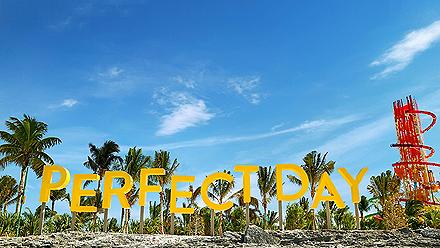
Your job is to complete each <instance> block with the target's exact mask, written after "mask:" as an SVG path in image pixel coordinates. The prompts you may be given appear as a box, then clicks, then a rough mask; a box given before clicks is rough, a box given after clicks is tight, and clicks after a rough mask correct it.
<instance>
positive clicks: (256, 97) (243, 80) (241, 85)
mask: <svg viewBox="0 0 440 248" xmlns="http://www.w3.org/2000/svg"><path fill="white" fill-rule="evenodd" d="M259 83H260V77H259V76H249V77H236V78H230V79H229V80H228V84H229V87H231V88H232V89H233V90H234V91H235V92H237V93H238V94H239V95H241V96H243V97H244V98H245V99H246V100H247V101H249V102H250V103H252V104H255V105H256V104H259V103H260V101H261V94H260V93H258V92H257V91H256V88H257V86H258V85H259Z"/></svg>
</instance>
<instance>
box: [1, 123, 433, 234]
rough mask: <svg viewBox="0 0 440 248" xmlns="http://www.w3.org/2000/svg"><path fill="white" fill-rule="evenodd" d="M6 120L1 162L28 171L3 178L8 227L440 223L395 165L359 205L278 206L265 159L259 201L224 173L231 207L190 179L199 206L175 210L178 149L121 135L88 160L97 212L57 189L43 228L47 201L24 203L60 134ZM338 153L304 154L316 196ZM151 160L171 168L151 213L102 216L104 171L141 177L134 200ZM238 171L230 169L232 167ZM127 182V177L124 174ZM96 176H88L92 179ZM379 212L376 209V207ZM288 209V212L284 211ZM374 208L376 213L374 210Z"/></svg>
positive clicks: (216, 228)
mask: <svg viewBox="0 0 440 248" xmlns="http://www.w3.org/2000/svg"><path fill="white" fill-rule="evenodd" d="M5 126H6V128H7V131H0V139H1V140H2V141H3V143H2V144H1V145H0V155H1V158H0V169H4V168H5V167H6V166H9V165H16V166H18V167H19V168H20V178H19V179H18V182H17V179H15V178H13V177H11V176H8V175H5V176H2V177H1V178H0V207H1V209H0V211H1V213H0V223H1V224H0V235H7V236H26V235H33V234H38V233H39V231H43V232H45V233H52V232H60V231H66V230H81V231H103V230H106V231H111V232H124V233H161V234H165V233H171V234H182V235H220V236H222V235H223V232H224V231H243V230H244V229H245V228H246V226H247V225H249V224H253V225H257V226H260V227H262V228H264V229H288V230H291V229H395V228H401V227H411V228H419V227H423V226H429V227H433V228H440V210H439V209H438V208H434V207H429V206H425V205H423V203H422V202H419V201H416V200H410V201H407V202H406V203H405V204H404V205H402V203H401V202H400V201H399V198H400V197H399V196H400V186H401V182H400V180H399V178H398V177H397V176H396V175H394V174H393V173H392V172H391V171H389V170H388V171H386V172H383V173H381V174H380V175H377V176H372V177H371V178H370V183H369V185H368V191H369V193H370V194H371V197H367V196H362V197H361V201H360V202H359V203H357V204H355V207H354V212H352V211H351V210H350V208H349V207H348V206H346V207H345V208H342V209H338V208H337V207H336V206H335V204H334V203H333V202H325V203H323V204H322V209H320V210H318V211H317V212H315V210H314V209H311V208H310V204H309V200H308V198H305V197H303V198H301V199H300V200H299V201H297V202H294V203H290V204H288V205H287V207H286V211H285V212H283V209H282V204H281V203H280V202H279V204H278V211H274V210H271V209H269V204H270V203H271V201H272V200H274V198H275V194H276V175H275V170H274V169H273V167H271V166H266V167H263V166H261V167H259V170H258V172H257V180H258V181H257V185H258V190H259V193H260V197H259V198H257V197H251V202H250V203H248V204H245V203H244V200H243V190H242V189H240V190H238V191H234V189H235V188H234V186H235V184H234V182H228V181H225V180H217V181H215V182H214V183H213V184H211V185H210V188H209V192H208V195H209V197H210V198H211V199H212V200H213V201H215V202H217V203H223V202H225V201H228V200H233V201H234V206H233V207H232V208H231V209H228V210H227V211H222V212H217V213H216V212H214V211H213V210H212V209H209V208H207V207H201V206H198V198H199V197H200V187H195V186H193V185H190V186H189V191H190V192H192V197H191V198H189V199H186V200H185V202H183V203H182V205H183V207H192V208H194V209H195V212H194V214H193V215H187V214H182V215H180V216H174V214H172V213H170V211H169V205H170V189H169V184H170V181H171V176H172V175H174V173H175V172H176V170H177V169H178V168H179V166H180V163H179V162H178V160H177V158H172V157H171V154H170V152H168V151H164V150H160V151H155V152H154V154H153V155H152V156H150V155H146V154H144V152H143V151H142V149H141V148H138V147H132V148H129V150H128V152H127V154H125V155H121V154H120V147H119V145H118V144H117V143H115V142H114V141H111V140H109V141H106V142H104V143H103V144H102V145H101V146H96V145H94V144H92V143H90V144H89V152H90V153H89V155H88V156H87V158H86V159H85V162H84V164H83V165H84V166H85V167H86V168H87V169H89V170H90V171H91V172H92V173H94V174H97V175H99V176H100V180H99V181H98V182H97V185H96V188H95V191H96V195H95V196H92V197H83V198H81V205H90V206H96V207H97V211H96V212H94V213H70V214H69V213H64V214H61V213H58V212H57V211H56V203H57V202H59V201H67V202H69V204H70V195H69V194H68V193H67V192H66V190H65V189H62V190H57V191H52V192H51V195H50V201H51V203H50V207H49V206H45V209H44V210H45V213H46V217H47V218H46V219H45V222H44V229H43V230H39V219H40V218H39V214H40V213H41V210H42V209H41V207H42V206H41V205H40V206H39V207H38V208H37V209H35V210H34V211H32V210H31V209H29V208H26V209H25V210H24V211H23V210H22V205H23V203H24V199H25V188H26V181H27V175H28V173H29V169H30V170H31V172H34V173H35V174H36V175H37V177H41V176H42V173H43V168H44V165H45V164H53V163H54V161H53V159H52V158H51V157H50V156H49V155H48V154H47V153H46V150H48V149H50V148H51V147H53V146H55V145H59V144H61V143H62V141H61V139H59V138H57V137H46V134H47V131H48V125H47V124H45V123H44V122H41V121H38V120H36V119H35V118H33V117H30V116H28V115H24V116H23V118H22V119H19V118H16V117H10V118H9V119H8V120H7V121H6V122H5ZM335 164H336V163H335V161H331V160H328V159H327V153H325V154H321V153H319V152H317V151H312V152H310V153H308V154H306V155H305V156H304V158H303V162H302V165H301V167H302V168H303V169H304V171H305V172H306V174H307V177H308V179H309V182H310V184H309V187H310V189H309V192H310V198H311V199H313V197H314V195H315V192H316V188H317V185H318V182H319V179H320V178H321V176H322V174H323V173H328V174H330V173H332V172H333V171H334V168H335ZM143 168H162V169H164V170H165V175H164V176H158V177H151V182H149V183H150V184H157V185H160V186H161V188H162V191H161V192H160V193H159V196H160V197H159V203H157V202H155V201H154V202H150V203H149V207H148V214H149V215H148V216H143V218H142V219H143V221H139V220H135V219H132V218H131V214H132V213H131V209H121V215H120V218H119V220H118V219H116V218H110V219H109V220H107V219H106V221H107V223H106V226H104V221H103V219H102V213H103V212H104V210H103V209H102V192H101V179H102V178H103V177H104V175H105V172H106V171H110V170H121V171H125V172H127V173H128V174H129V175H130V176H131V177H132V178H133V180H134V187H133V188H132V189H131V190H130V191H129V192H128V193H127V194H126V195H125V197H126V199H127V201H128V202H129V204H130V206H133V205H134V204H135V203H136V201H137V200H138V198H139V186H138V185H139V180H140V178H139V175H140V170H141V169H143ZM225 172H226V173H228V174H230V171H225ZM288 179H289V181H290V182H291V183H294V184H300V183H301V181H300V180H299V179H298V178H296V177H295V176H292V175H289V176H288ZM118 183H119V184H121V185H123V183H124V182H123V181H122V180H121V181H118ZM89 184H90V182H86V183H85V185H84V187H87V186H88V185H89ZM10 205H15V212H12V213H9V212H8V211H7V210H8V206H10ZM372 212H373V213H372ZM283 213H285V217H283ZM367 213H370V214H367Z"/></svg>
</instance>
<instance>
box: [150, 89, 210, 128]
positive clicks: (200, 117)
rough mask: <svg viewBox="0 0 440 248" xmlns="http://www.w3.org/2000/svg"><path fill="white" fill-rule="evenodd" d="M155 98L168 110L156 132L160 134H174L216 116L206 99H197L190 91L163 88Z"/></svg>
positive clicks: (157, 92)
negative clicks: (207, 104)
mask: <svg viewBox="0 0 440 248" xmlns="http://www.w3.org/2000/svg"><path fill="white" fill-rule="evenodd" d="M153 99H155V100H156V103H157V104H159V105H160V106H161V107H162V108H165V111H166V112H167V113H166V114H164V115H162V116H161V123H160V125H159V129H158V131H157V132H156V135H158V136H166V135H172V134H175V133H178V132H181V131H183V130H185V129H187V128H189V127H195V126H198V125H201V124H205V123H207V122H208V121H209V120H210V119H212V118H214V116H215V114H214V113H212V112H211V111H210V110H209V109H208V107H207V106H206V104H205V101H204V100H201V99H197V98H195V97H194V96H192V95H191V94H190V93H188V92H179V91H169V90H168V89H167V88H161V89H159V90H158V91H156V92H155V93H154V95H153Z"/></svg>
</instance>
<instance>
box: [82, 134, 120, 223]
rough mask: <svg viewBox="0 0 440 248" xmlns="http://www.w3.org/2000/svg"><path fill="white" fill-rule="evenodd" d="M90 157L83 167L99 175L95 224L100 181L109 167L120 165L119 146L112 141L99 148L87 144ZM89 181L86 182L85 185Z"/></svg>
mask: <svg viewBox="0 0 440 248" xmlns="http://www.w3.org/2000/svg"><path fill="white" fill-rule="evenodd" d="M89 149H90V156H88V157H87V161H86V162H84V166H85V167H87V168H89V169H90V170H92V171H93V173H95V174H97V175H99V180H98V187H97V188H96V195H97V196H96V197H95V203H94V205H95V207H97V212H96V213H95V214H94V217H93V219H94V222H96V217H97V214H98V211H99V209H98V208H99V205H100V202H99V201H98V199H100V198H101V181H102V178H103V177H104V175H105V172H106V171H108V170H110V169H111V165H112V164H113V163H115V162H117V161H119V162H121V163H122V158H121V157H119V156H118V155H117V153H119V146H118V144H116V143H115V142H114V141H111V140H108V141H106V142H104V144H103V145H102V146H101V147H97V146H95V145H93V144H92V143H90V144H89ZM89 183H90V181H88V182H86V185H87V184H89Z"/></svg>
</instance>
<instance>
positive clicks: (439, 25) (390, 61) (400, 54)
mask: <svg viewBox="0 0 440 248" xmlns="http://www.w3.org/2000/svg"><path fill="white" fill-rule="evenodd" d="M438 40H440V20H439V21H436V22H434V23H432V24H431V25H429V26H427V27H424V28H421V29H417V30H414V31H411V32H410V33H408V34H407V35H406V36H405V38H403V39H402V40H400V41H399V42H397V43H396V44H395V45H394V46H392V47H391V48H390V49H388V50H387V51H386V52H385V53H384V54H383V55H382V56H380V58H378V59H377V60H375V61H373V62H372V63H371V64H370V65H371V66H385V69H383V70H382V71H381V72H380V73H377V74H375V75H374V76H373V77H372V79H377V78H384V77H386V76H388V75H390V74H392V73H394V72H397V71H400V70H403V69H404V68H405V67H406V66H408V65H409V64H410V63H411V61H412V60H413V59H414V57H415V56H416V55H417V54H419V53H421V52H423V51H425V50H426V49H428V48H429V47H430V46H431V45H432V44H433V43H435V42H436V41H438Z"/></svg>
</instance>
